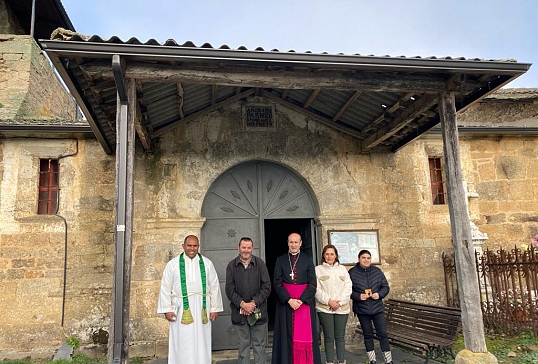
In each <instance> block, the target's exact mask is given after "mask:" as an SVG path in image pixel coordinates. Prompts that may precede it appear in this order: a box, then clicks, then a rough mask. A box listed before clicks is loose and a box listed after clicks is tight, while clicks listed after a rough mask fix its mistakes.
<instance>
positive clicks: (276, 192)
mask: <svg viewBox="0 0 538 364" xmlns="http://www.w3.org/2000/svg"><path fill="white" fill-rule="evenodd" d="M202 216H204V217H205V218H206V222H205V224H204V226H203V227H202V234H201V251H202V252H203V254H204V255H205V256H207V257H208V258H209V259H211V260H212V261H213V264H214V265H215V268H216V269H217V272H218V275H219V279H220V282H221V291H222V295H223V301H224V312H223V313H221V314H219V318H218V319H217V320H216V321H215V322H213V330H212V331H213V332H212V337H213V349H214V350H225V349H235V348H236V347H237V344H236V338H235V333H234V329H233V325H232V324H231V320H230V302H229V301H228V299H227V298H226V293H225V291H224V285H225V282H226V266H227V264H228V262H229V261H230V260H232V259H234V258H235V257H236V256H237V254H238V252H237V244H238V243H239V239H240V238H241V237H244V236H248V237H250V238H252V240H253V241H254V245H255V251H254V254H255V255H257V256H259V257H261V258H262V259H265V252H266V251H267V250H266V249H271V247H270V246H266V242H265V238H264V237H265V233H264V221H265V220H266V219H312V221H313V219H314V218H315V217H316V216H317V204H316V202H315V199H314V198H313V195H312V193H311V192H310V190H309V188H308V187H307V186H306V184H305V183H304V182H303V181H302V180H301V179H300V178H299V177H298V176H297V175H296V174H295V173H294V172H292V171H291V170H289V169H287V168H286V167H283V166H281V165H278V164H275V163H270V162H265V161H252V162H246V163H242V164H240V165H237V166H235V167H233V168H231V169H229V170H228V171H226V172H224V173H223V174H222V175H221V176H220V177H219V178H218V179H217V180H215V182H214V183H213V184H212V186H211V187H210V189H209V191H208V192H207V195H206V197H205V199H204V202H203V205H202ZM303 221H304V220H303ZM279 243H281V244H282V243H284V244H285V242H279ZM310 244H311V246H312V247H314V245H315V242H314V241H312V242H311V243H310Z"/></svg>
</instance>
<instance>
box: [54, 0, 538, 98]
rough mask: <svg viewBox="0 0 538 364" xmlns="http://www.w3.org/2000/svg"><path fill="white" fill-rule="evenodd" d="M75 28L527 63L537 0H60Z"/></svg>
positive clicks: (531, 76)
mask: <svg viewBox="0 0 538 364" xmlns="http://www.w3.org/2000/svg"><path fill="white" fill-rule="evenodd" d="M62 3H63V5H64V8H65V10H66V12H67V14H68V16H69V18H70V19H71V22H72V23H73V25H74V27H75V29H76V30H77V32H79V33H82V34H84V35H99V36H101V37H102V38H104V39H106V38H110V37H111V36H118V37H119V38H121V39H122V40H123V41H127V40H128V39H129V38H131V37H136V38H138V40H140V41H141V42H143V43H144V42H146V41H148V40H149V39H155V40H157V41H158V42H159V43H164V42H165V41H166V40H168V39H174V40H175V41H176V42H177V43H178V44H183V43H184V42H186V41H192V42H193V43H194V44H196V45H197V46H201V45H202V44H204V43H210V44H211V45H212V46H213V47H215V48H218V47H220V46H221V45H223V44H226V45H228V46H230V47H231V48H233V49H236V48H239V47H240V46H245V47H247V48H248V49H255V48H257V47H262V48H264V49H265V50H271V49H275V48H276V49H278V50H279V51H281V52H285V51H288V50H295V51H297V52H305V51H311V52H313V53H322V52H328V53H331V54H336V53H344V54H362V55H376V56H384V55H390V56H395V57H397V56H402V55H403V56H406V57H414V56H421V57H430V56H436V57H446V56H451V57H465V58H468V59H469V58H472V59H474V58H481V59H487V60H490V59H496V60H505V59H515V60H517V61H518V62H521V63H535V64H534V65H533V66H531V68H530V70H529V71H527V73H526V74H524V75H523V76H520V77H519V78H517V79H515V80H514V81H512V82H511V83H510V84H508V85H507V87H535V88H536V87H538V1H537V0H449V1H446V0H445V1H440V0H405V1H404V0H287V1H284V0H270V1H268V0H254V1H253V0H250V1H245V0H153V1H148V0H93V1H82V0H62Z"/></svg>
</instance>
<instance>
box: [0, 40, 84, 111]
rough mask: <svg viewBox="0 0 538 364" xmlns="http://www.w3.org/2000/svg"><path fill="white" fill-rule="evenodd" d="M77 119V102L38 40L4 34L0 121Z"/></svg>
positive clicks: (0, 54)
mask: <svg viewBox="0 0 538 364" xmlns="http://www.w3.org/2000/svg"><path fill="white" fill-rule="evenodd" d="M36 118H37V119H39V118H41V119H44V118H58V119H65V120H74V119H75V118H76V103H75V102H74V100H73V98H72V97H71V96H70V95H69V94H68V92H67V91H66V90H65V88H64V87H63V86H62V84H61V83H60V81H59V79H58V77H57V76H56V74H55V73H54V71H53V69H52V67H51V66H50V63H49V61H48V60H47V58H46V57H45V55H44V54H43V52H41V50H40V49H39V47H38V45H37V44H36V42H35V41H34V39H33V38H32V37H30V36H26V35H13V34H0V120H17V119H36Z"/></svg>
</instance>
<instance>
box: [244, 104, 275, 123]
mask: <svg viewBox="0 0 538 364" xmlns="http://www.w3.org/2000/svg"><path fill="white" fill-rule="evenodd" d="M273 115H274V113H273V108H272V107H271V106H257V105H256V106H255V105H251V106H247V107H246V108H245V119H246V126H247V127H249V128H250V127H252V128H272V127H273V126H274V121H273Z"/></svg>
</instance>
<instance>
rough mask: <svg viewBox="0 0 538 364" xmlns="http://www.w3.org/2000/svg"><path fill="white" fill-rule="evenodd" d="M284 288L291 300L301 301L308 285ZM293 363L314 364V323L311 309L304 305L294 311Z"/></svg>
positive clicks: (290, 285)
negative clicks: (311, 317) (300, 298)
mask: <svg viewBox="0 0 538 364" xmlns="http://www.w3.org/2000/svg"><path fill="white" fill-rule="evenodd" d="M283 285H284V288H285V289H286V290H287V291H288V293H289V294H290V296H291V298H295V299H299V297H301V294H302V293H303V292H304V290H305V289H306V286H307V285H306V284H289V283H284V284H283ZM292 320H293V321H292V324H291V326H292V330H293V332H292V363H293V364H313V363H314V358H313V352H312V321H311V319H310V307H309V306H308V305H306V304H302V305H301V307H299V308H298V309H297V310H295V311H293V318H292Z"/></svg>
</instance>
